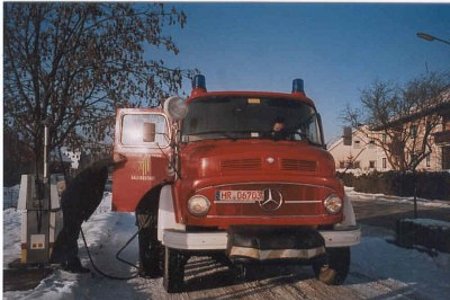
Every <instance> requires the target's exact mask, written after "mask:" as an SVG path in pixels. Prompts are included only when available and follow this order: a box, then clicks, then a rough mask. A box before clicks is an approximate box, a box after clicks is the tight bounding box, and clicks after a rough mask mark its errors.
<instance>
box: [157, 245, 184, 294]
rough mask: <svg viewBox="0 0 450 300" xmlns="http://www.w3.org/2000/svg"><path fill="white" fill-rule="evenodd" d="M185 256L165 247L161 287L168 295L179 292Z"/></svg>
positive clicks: (182, 279)
mask: <svg viewBox="0 0 450 300" xmlns="http://www.w3.org/2000/svg"><path fill="white" fill-rule="evenodd" d="M185 265H186V256H185V255H184V254H183V253H182V252H181V251H179V250H176V249H172V248H169V247H165V252H164V275H163V286H164V289H165V290H166V291H167V292H168V293H178V292H181V290H182V288H183V281H184V266H185Z"/></svg>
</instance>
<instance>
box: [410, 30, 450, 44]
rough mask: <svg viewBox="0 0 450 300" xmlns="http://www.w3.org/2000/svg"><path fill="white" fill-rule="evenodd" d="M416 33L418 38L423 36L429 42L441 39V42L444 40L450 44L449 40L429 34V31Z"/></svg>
mask: <svg viewBox="0 0 450 300" xmlns="http://www.w3.org/2000/svg"><path fill="white" fill-rule="evenodd" d="M416 35H417V37H418V38H421V39H423V40H425V41H428V42H432V41H439V42H442V43H444V44H447V45H450V42H449V41H446V40H443V39H440V38H438V37H435V36H432V35H431V34H428V33H425V32H418V33H416Z"/></svg>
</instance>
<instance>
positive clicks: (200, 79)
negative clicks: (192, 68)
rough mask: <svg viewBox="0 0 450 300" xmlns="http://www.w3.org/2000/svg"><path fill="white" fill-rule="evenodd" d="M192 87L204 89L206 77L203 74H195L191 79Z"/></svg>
mask: <svg viewBox="0 0 450 300" xmlns="http://www.w3.org/2000/svg"><path fill="white" fill-rule="evenodd" d="M192 88H193V89H198V88H200V89H204V90H206V79H205V76H204V75H195V76H194V79H193V80H192Z"/></svg>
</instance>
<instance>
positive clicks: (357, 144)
mask: <svg viewBox="0 0 450 300" xmlns="http://www.w3.org/2000/svg"><path fill="white" fill-rule="evenodd" d="M353 148H355V149H361V141H358V140H355V141H354V142H353Z"/></svg>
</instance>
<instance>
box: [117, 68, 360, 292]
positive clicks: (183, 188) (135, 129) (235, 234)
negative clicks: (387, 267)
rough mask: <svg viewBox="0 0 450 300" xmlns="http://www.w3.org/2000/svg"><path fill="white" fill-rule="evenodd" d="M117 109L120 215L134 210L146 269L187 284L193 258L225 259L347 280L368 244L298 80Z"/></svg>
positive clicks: (177, 285)
mask: <svg viewBox="0 0 450 300" xmlns="http://www.w3.org/2000/svg"><path fill="white" fill-rule="evenodd" d="M192 87H193V89H192V92H191V95H190V97H189V98H188V99H187V100H183V99H180V98H178V97H170V98H168V99H167V100H166V101H164V103H163V105H162V106H161V107H158V108H154V109H119V110H118V113H117V121H116V137H115V148H114V152H115V153H119V154H121V155H124V156H126V157H127V161H126V163H125V164H124V165H123V166H122V167H121V168H118V169H116V170H115V171H114V174H113V209H115V210H117V211H134V212H135V213H136V223H137V225H138V227H139V229H140V232H139V249H140V253H139V254H140V268H141V270H140V272H141V273H142V274H143V275H148V276H152V277H156V276H160V275H162V276H163V284H164V287H165V288H166V290H167V291H168V292H178V291H180V290H181V289H182V287H183V277H184V265H185V264H186V262H187V259H188V258H189V257H190V256H193V255H196V256H197V255H210V254H211V253H216V254H222V255H223V256H224V257H226V260H227V261H228V262H229V264H230V265H231V266H239V267H240V269H241V270H245V267H246V266H248V265H249V264H254V263H258V264H264V263H266V262H280V263H281V262H296V261H302V262H304V261H309V262H311V264H312V266H313V269H314V271H315V274H316V276H317V278H318V279H319V280H322V281H324V282H326V283H329V284H339V283H342V282H343V281H344V280H345V277H346V276H347V273H348V269H349V265H350V246H353V245H356V244H358V243H359V240H360V235H361V233H360V228H359V227H358V225H357V224H356V221H355V216H354V213H353V208H352V205H351V202H350V201H349V199H348V198H347V197H346V196H345V193H344V189H343V186H342V183H341V182H340V181H339V180H338V179H337V178H336V174H335V164H334V161H333V158H332V156H331V155H330V154H329V153H328V152H327V151H326V149H325V148H326V147H325V144H324V138H323V130H322V124H321V118H320V115H319V114H318V112H317V111H316V108H315V105H314V102H313V101H312V100H311V99H309V98H308V97H307V96H306V95H305V92H304V87H303V80H301V79H295V80H294V81H293V87H292V92H291V93H274V92H248V91H244V92H242V91H222V92H208V91H207V89H206V84H205V77H204V76H202V75H197V76H196V77H195V78H194V80H193V86H192Z"/></svg>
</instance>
